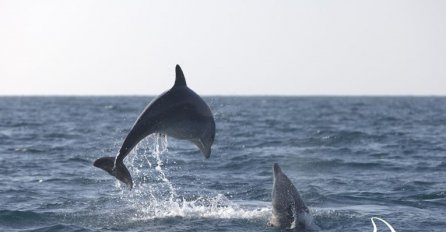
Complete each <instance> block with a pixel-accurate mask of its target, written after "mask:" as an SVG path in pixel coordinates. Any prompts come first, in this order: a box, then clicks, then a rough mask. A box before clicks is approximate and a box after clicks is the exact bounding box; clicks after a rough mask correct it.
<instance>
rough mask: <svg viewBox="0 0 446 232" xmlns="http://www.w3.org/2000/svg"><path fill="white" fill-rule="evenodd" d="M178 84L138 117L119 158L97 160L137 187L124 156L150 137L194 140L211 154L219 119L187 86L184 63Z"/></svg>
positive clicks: (125, 181)
mask: <svg viewBox="0 0 446 232" xmlns="http://www.w3.org/2000/svg"><path fill="white" fill-rule="evenodd" d="M175 73H176V80H175V84H174V86H173V87H172V88H171V89H169V90H168V91H166V92H164V93H162V94H161V95H160V96H158V97H157V98H155V99H154V100H153V101H152V102H151V103H149V105H147V107H146V108H145V109H144V111H143V112H142V113H141V115H140V116H139V117H138V119H137V120H136V122H135V124H134V125H133V127H132V129H131V130H130V133H129V134H128V135H127V137H126V138H125V140H124V143H123V144H122V147H121V149H120V150H119V153H118V154H117V155H116V157H102V158H99V159H97V160H96V161H95V162H94V166H95V167H98V168H101V169H103V170H105V171H106V172H108V173H109V174H110V175H112V176H114V177H116V178H117V179H118V180H120V181H122V182H124V183H125V184H127V185H128V186H129V187H130V189H131V188H132V187H133V181H132V177H131V175H130V173H129V171H128V170H127V168H126V167H125V165H124V162H123V161H124V158H125V157H126V156H127V155H128V154H129V153H130V151H131V150H132V149H133V148H134V147H135V146H136V144H138V143H139V142H140V141H141V140H142V139H144V138H145V137H146V136H148V135H150V134H153V133H160V134H166V135H169V136H172V137H174V138H177V139H184V140H189V141H191V142H192V143H194V144H195V145H196V146H197V147H198V148H199V149H200V151H201V152H202V153H203V155H204V157H206V158H209V156H210V155H211V146H212V143H213V142H214V137H215V121H214V117H213V115H212V112H211V110H210V109H209V106H208V105H207V104H206V103H205V102H204V101H203V99H201V97H200V96H198V95H197V94H196V93H195V92H194V91H192V90H191V89H189V88H188V87H187V85H186V80H185V78H184V74H183V71H182V70H181V68H180V66H179V65H177V66H176V68H175Z"/></svg>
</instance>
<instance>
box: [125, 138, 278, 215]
mask: <svg viewBox="0 0 446 232" xmlns="http://www.w3.org/2000/svg"><path fill="white" fill-rule="evenodd" d="M140 144H141V145H139V146H138V147H136V149H134V151H133V152H132V154H131V155H130V156H129V157H128V161H127V162H128V164H126V165H127V166H128V168H129V170H130V172H131V173H132V176H133V180H134V189H133V190H132V191H128V190H127V189H126V188H125V186H121V185H120V183H118V187H119V188H120V189H121V199H123V200H125V201H127V202H128V203H129V205H130V207H131V208H132V210H133V211H134V213H133V217H132V218H133V219H134V220H148V219H155V218H167V217H184V218H220V219H240V218H241V219H254V218H263V217H264V218H266V217H268V216H269V215H270V213H271V209H269V208H268V207H262V208H253V207H243V206H242V205H239V204H237V203H234V202H232V201H230V200H229V199H228V198H226V197H225V196H224V195H223V194H215V195H213V196H197V197H194V199H185V198H184V197H182V196H179V195H178V193H177V190H176V189H175V187H174V184H172V182H171V181H170V180H169V179H168V171H166V170H165V169H164V164H165V163H167V162H168V159H167V153H168V149H167V145H168V141H167V137H166V136H164V135H159V134H157V135H151V136H149V137H148V138H146V139H144V140H143V142H142V143H140Z"/></svg>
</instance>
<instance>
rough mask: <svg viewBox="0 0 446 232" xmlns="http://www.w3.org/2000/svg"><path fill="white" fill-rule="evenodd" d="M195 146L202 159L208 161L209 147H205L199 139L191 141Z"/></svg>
mask: <svg viewBox="0 0 446 232" xmlns="http://www.w3.org/2000/svg"><path fill="white" fill-rule="evenodd" d="M193 142H194V144H195V145H197V147H198V148H199V149H200V151H201V153H202V154H203V155H204V158H206V159H209V157H211V146H206V145H205V144H204V143H203V142H202V141H201V139H199V140H195V141H193Z"/></svg>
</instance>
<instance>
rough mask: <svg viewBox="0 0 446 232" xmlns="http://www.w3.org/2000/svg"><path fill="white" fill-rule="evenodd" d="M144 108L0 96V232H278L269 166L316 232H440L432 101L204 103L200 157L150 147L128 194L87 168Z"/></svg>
mask: <svg viewBox="0 0 446 232" xmlns="http://www.w3.org/2000/svg"><path fill="white" fill-rule="evenodd" d="M151 99H152V97H1V98H0V231H243V232H246V231H279V230H278V229H275V228H272V227H269V226H268V225H267V222H268V219H269V217H270V216H271V188H272V165H273V163H274V162H278V163H279V164H280V165H281V167H282V170H283V171H284V173H285V174H287V175H288V177H289V178H290V179H291V180H292V181H293V183H294V184H295V186H296V188H297V189H298V190H299V192H300V193H301V195H302V197H303V199H304V201H305V202H306V204H307V206H308V207H309V208H310V211H311V214H312V215H313V220H314V223H315V224H316V225H317V226H318V227H319V228H320V231H346V232H348V231H361V232H364V231H372V230H373V226H372V223H371V220H370V219H371V218H372V217H379V218H382V219H384V220H385V221H387V222H388V223H390V224H391V225H392V226H393V227H394V228H395V230H396V231H403V232H409V231H446V98H444V97H206V98H205V101H206V102H207V103H208V104H209V106H210V108H211V110H212V111H213V113H214V115H215V121H216V126H217V132H216V141H215V143H214V145H213V151H212V154H211V157H210V158H209V159H205V158H204V157H203V155H202V154H201V153H200V152H199V151H198V149H197V148H196V147H195V146H194V145H192V144H191V143H189V142H186V141H181V140H176V139H174V138H170V137H167V138H165V137H164V136H159V135H153V136H150V137H148V138H146V139H145V140H143V141H142V142H141V143H140V144H139V145H138V147H137V148H136V149H134V151H132V153H131V154H130V155H129V156H128V157H127V158H126V159H125V163H126V165H127V166H128V167H129V170H130V172H131V174H132V176H133V179H134V183H135V188H134V189H133V190H132V191H129V190H128V188H127V187H126V186H125V185H122V184H120V183H119V182H118V181H117V180H116V179H115V178H114V177H112V176H110V175H109V174H107V173H106V172H104V171H103V170H100V169H98V168H95V167H93V161H94V160H95V159H96V158H99V157H102V156H114V155H115V154H116V153H117V151H118V150H119V148H120V146H121V143H122V142H123V140H124V138H125V136H126V135H127V132H128V131H129V129H130V128H131V126H132V125H133V123H134V121H135V119H136V118H137V117H138V115H139V114H140V113H141V111H142V110H143V109H144V107H145V106H146V105H147V104H148V103H149V102H150V100H151ZM375 222H376V226H377V230H378V231H390V230H389V229H388V228H387V226H386V225H385V224H384V223H382V222H380V221H375Z"/></svg>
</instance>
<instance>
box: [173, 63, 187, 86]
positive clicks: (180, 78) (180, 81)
mask: <svg viewBox="0 0 446 232" xmlns="http://www.w3.org/2000/svg"><path fill="white" fill-rule="evenodd" d="M175 75H176V77H175V84H174V85H173V86H186V79H185V78H184V74H183V70H181V67H180V66H179V65H178V64H177V66H176V67H175Z"/></svg>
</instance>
